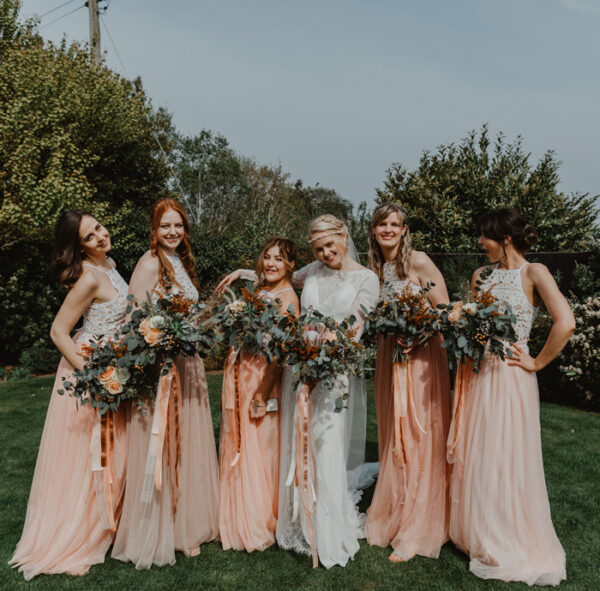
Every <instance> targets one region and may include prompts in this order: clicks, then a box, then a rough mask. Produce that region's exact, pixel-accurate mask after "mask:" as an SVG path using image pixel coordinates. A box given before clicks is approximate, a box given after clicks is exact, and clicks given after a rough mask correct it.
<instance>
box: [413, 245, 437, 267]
mask: <svg viewBox="0 0 600 591" xmlns="http://www.w3.org/2000/svg"><path fill="white" fill-rule="evenodd" d="M408 257H409V262H410V266H411V267H412V268H413V269H415V271H417V272H418V271H419V270H422V269H426V268H427V267H429V266H431V265H435V263H434V262H433V261H432V260H431V257H430V256H429V255H428V254H427V253H426V252H424V251H422V250H414V249H413V250H411V251H410V254H409V255H408Z"/></svg>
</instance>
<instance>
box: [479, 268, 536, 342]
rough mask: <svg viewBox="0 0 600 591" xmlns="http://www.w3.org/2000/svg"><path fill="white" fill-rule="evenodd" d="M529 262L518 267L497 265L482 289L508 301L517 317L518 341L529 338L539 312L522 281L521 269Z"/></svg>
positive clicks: (503, 300) (525, 340)
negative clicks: (527, 294) (525, 290)
mask: <svg viewBox="0 0 600 591" xmlns="http://www.w3.org/2000/svg"><path fill="white" fill-rule="evenodd" d="M527 264H528V263H524V264H523V265H521V266H520V267H519V268H518V269H499V268H498V266H496V267H495V268H494V270H493V271H492V273H491V274H490V276H489V277H488V278H487V279H486V280H485V281H484V282H483V284H482V286H481V287H482V289H488V290H490V291H491V293H492V295H494V296H495V297H496V298H498V299H499V300H500V301H501V302H508V304H509V305H510V307H511V308H512V311H513V312H514V314H515V316H516V317H517V324H516V325H515V331H516V333H517V339H518V341H519V342H522V343H526V342H527V340H528V339H529V333H530V332H531V327H532V326H533V321H534V320H535V315H536V313H537V307H536V306H534V305H533V304H531V302H530V301H529V300H528V299H527V296H526V295H525V292H524V291H523V285H522V283H521V270H522V269H523V267H524V266H525V265H527Z"/></svg>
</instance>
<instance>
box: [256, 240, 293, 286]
mask: <svg viewBox="0 0 600 591" xmlns="http://www.w3.org/2000/svg"><path fill="white" fill-rule="evenodd" d="M274 246H277V248H279V253H280V254H281V258H282V259H283V262H284V264H285V269H286V277H287V278H288V279H289V280H291V279H292V274H293V273H294V266H295V264H296V244H295V243H294V242H293V241H292V240H288V239H287V238H281V237H280V236H272V237H271V238H269V239H267V241H266V242H265V245H264V246H263V247H262V250H261V251H260V254H259V255H258V259H257V260H256V274H257V276H258V281H259V283H261V284H262V283H264V270H265V263H264V257H265V253H266V252H267V250H269V249H270V248H273V247H274Z"/></svg>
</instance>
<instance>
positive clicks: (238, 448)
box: [219, 352, 280, 552]
mask: <svg viewBox="0 0 600 591" xmlns="http://www.w3.org/2000/svg"><path fill="white" fill-rule="evenodd" d="M236 357H237V355H236V353H234V352H230V354H229V357H228V358H227V363H226V364H225V372H224V375H223V398H222V410H223V422H222V425H221V440H220V446H219V453H220V458H219V460H220V474H221V478H220V511H219V533H220V537H221V543H222V544H223V548H224V549H225V550H229V549H234V550H246V551H247V552H252V551H254V550H264V549H265V548H267V547H269V546H270V545H272V544H273V543H274V542H275V526H276V523H277V499H278V490H279V412H268V413H267V414H266V415H265V416H264V417H263V418H261V419H259V420H254V419H251V418H250V415H249V408H250V404H251V402H252V399H253V397H254V394H255V393H256V391H257V390H258V387H259V385H260V382H261V380H262V378H263V376H264V375H265V371H266V369H267V362H266V359H265V358H264V357H262V356H260V355H252V354H250V353H246V352H241V353H240V354H239V359H238V361H237V364H238V369H237V374H238V388H237V398H238V400H237V403H236V401H235V399H236V392H235V373H236V372H235V367H234V363H235V359H236ZM270 398H277V399H280V396H279V385H277V386H275V387H274V388H273V391H272V392H271V395H270Z"/></svg>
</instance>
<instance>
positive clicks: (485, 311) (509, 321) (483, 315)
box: [438, 281, 517, 373]
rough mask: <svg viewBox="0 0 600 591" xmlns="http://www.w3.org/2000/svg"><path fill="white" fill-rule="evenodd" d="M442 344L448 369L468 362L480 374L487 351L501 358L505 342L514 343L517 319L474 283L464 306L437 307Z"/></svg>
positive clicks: (509, 310)
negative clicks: (473, 292) (471, 292)
mask: <svg viewBox="0 0 600 591" xmlns="http://www.w3.org/2000/svg"><path fill="white" fill-rule="evenodd" d="M438 308H439V309H440V310H441V313H440V319H441V332H442V334H443V336H444V342H443V343H442V344H443V346H444V347H446V349H447V351H448V363H449V365H450V369H454V368H455V367H456V366H457V364H458V362H459V361H463V362H464V361H465V360H466V359H467V358H468V359H470V360H471V367H472V369H473V371H474V372H475V373H478V372H479V367H480V365H481V360H482V359H483V356H484V355H485V353H486V351H489V352H490V353H492V354H493V355H496V356H498V357H500V358H501V359H504V355H505V353H504V351H505V347H506V344H507V343H510V344H512V343H514V342H516V340H517V337H516V333H515V328H514V324H515V323H516V321H517V319H516V317H515V315H514V314H513V311H512V310H511V308H510V306H509V305H508V303H507V302H500V301H498V299H496V297H494V296H493V295H492V294H491V293H490V291H486V290H483V289H481V281H478V282H477V286H476V294H475V296H474V297H473V300H472V301H470V302H468V303H466V304H463V303H461V302H456V303H454V304H448V305H445V304H440V305H439V306H438Z"/></svg>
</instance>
